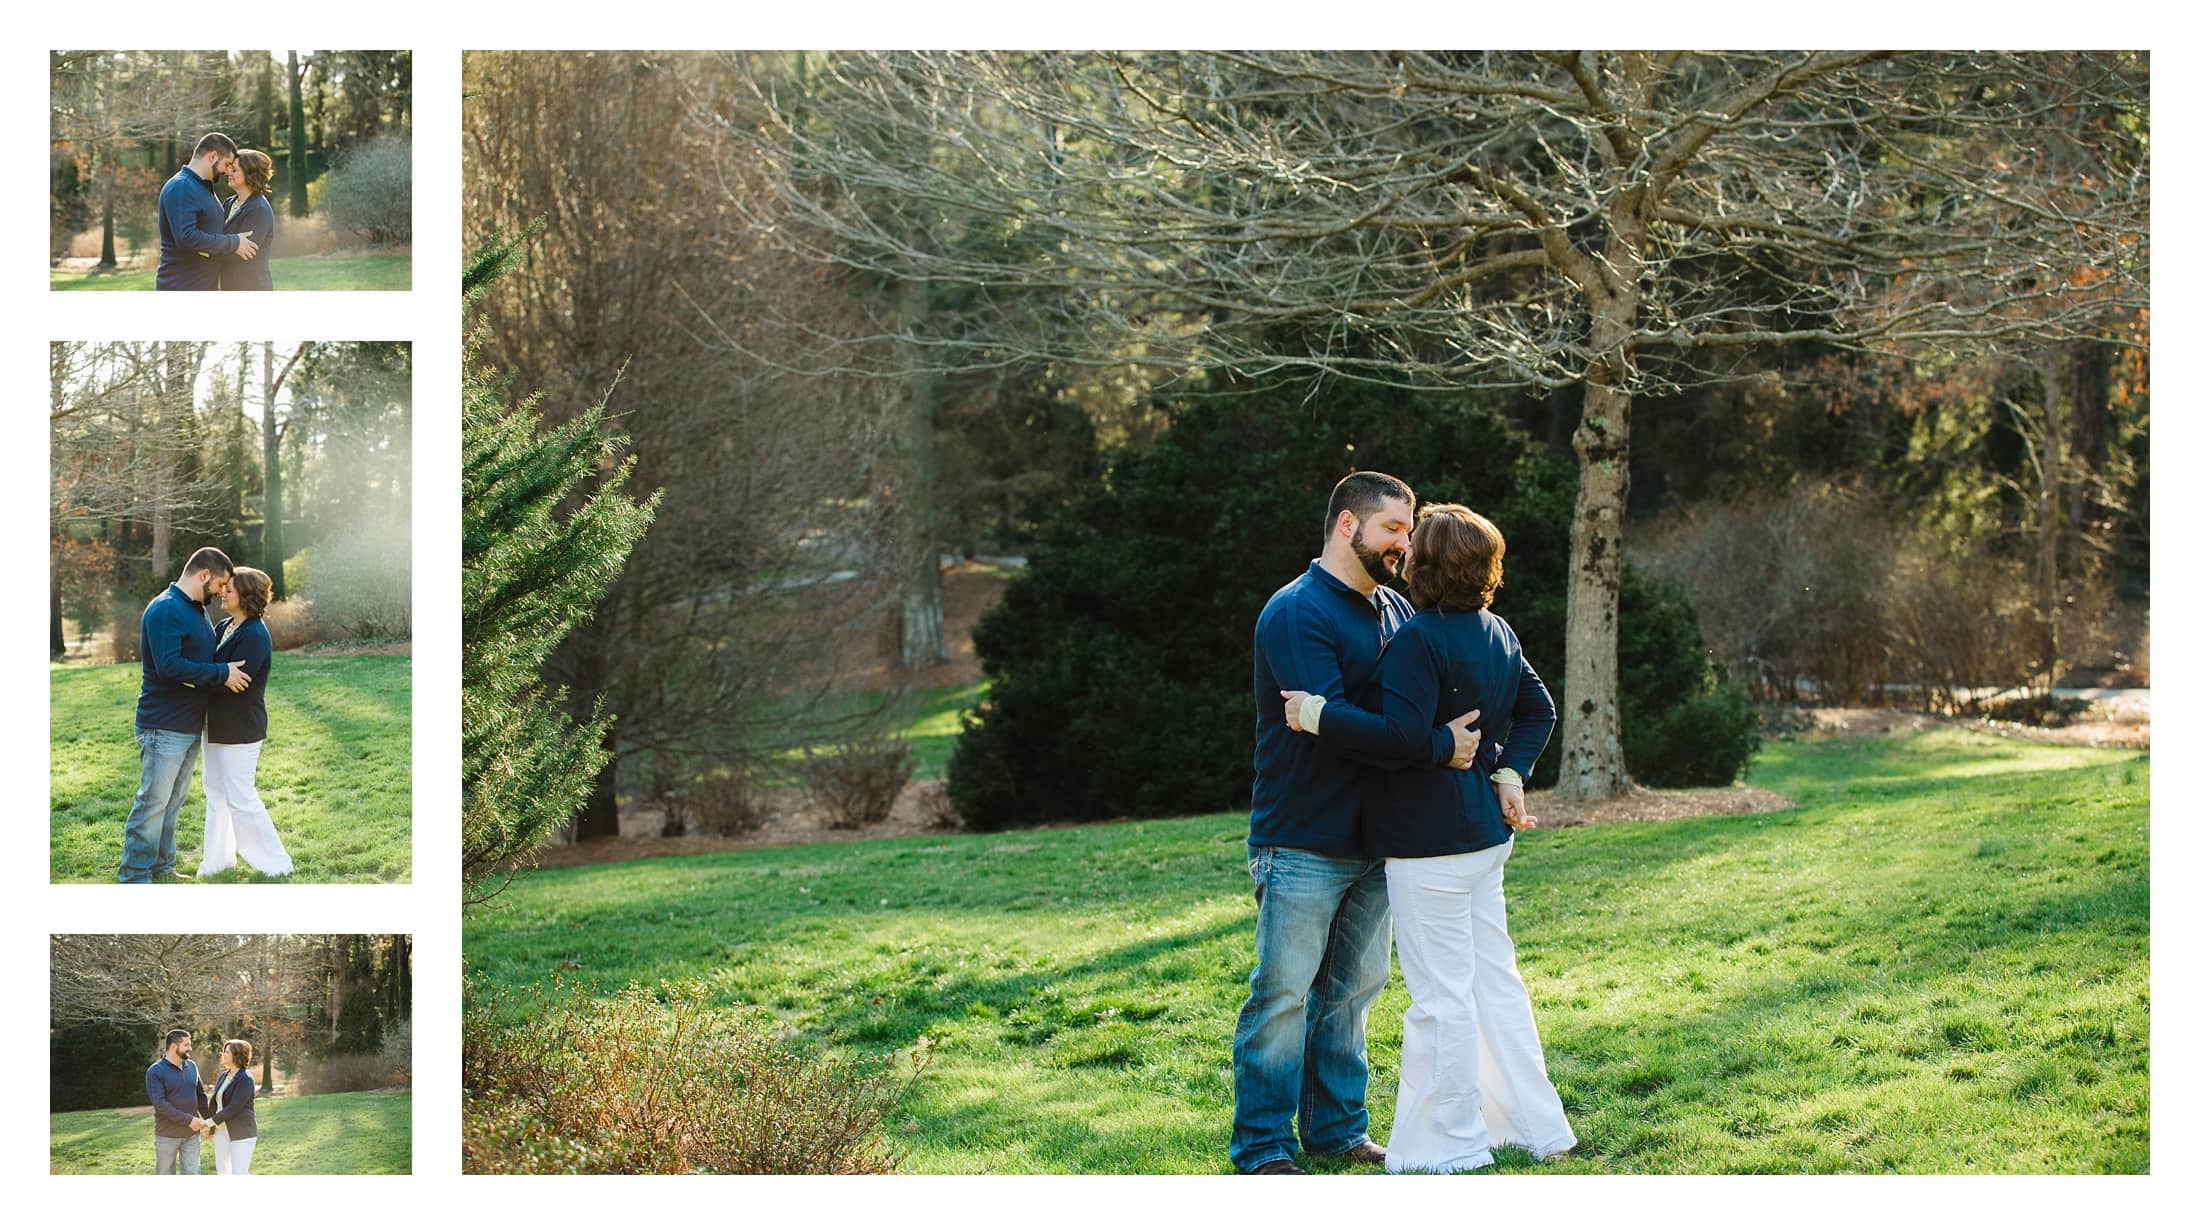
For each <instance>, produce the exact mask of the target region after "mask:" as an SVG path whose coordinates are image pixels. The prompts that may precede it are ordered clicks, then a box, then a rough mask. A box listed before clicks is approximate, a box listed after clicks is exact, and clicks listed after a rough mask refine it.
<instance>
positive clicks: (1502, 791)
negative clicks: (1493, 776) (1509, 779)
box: [1496, 783, 1535, 829]
mask: <svg viewBox="0 0 2200 1225" xmlns="http://www.w3.org/2000/svg"><path fill="white" fill-rule="evenodd" d="M1496 787H1497V807H1498V808H1499V809H1500V810H1501V811H1503V812H1504V814H1505V824H1506V825H1507V826H1508V827H1510V828H1512V829H1534V828H1535V818H1534V817H1531V816H1529V815H1528V796H1527V792H1526V791H1525V790H1524V789H1523V788H1522V787H1521V786H1520V785H1519V784H1517V783H1498V784H1496Z"/></svg>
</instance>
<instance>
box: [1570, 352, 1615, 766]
mask: <svg viewBox="0 0 2200 1225" xmlns="http://www.w3.org/2000/svg"><path fill="white" fill-rule="evenodd" d="M1584 392H1585V394H1584V395H1583V397H1582V412H1581V424H1580V425H1579V426H1578V427H1576V428H1575V430H1574V454H1575V455H1576V456H1578V457H1579V458H1580V461H1581V487H1580V489H1579V490H1578V491H1577V492H1576V494H1575V496H1574V522H1573V531H1572V548H1571V550H1570V554H1571V560H1570V563H1569V566H1568V569H1567V576H1566V685H1565V690H1566V694H1565V700H1564V702H1563V704H1562V705H1561V706H1560V709H1559V726H1560V727H1561V728H1563V729H1564V735H1565V738H1566V742H1565V745H1564V751H1563V754H1562V756H1561V757H1560V759H1559V782H1558V793H1559V794H1560V795H1562V796H1565V797H1567V798H1569V799H1584V800H1587V799H1608V798H1610V797H1611V796H1613V795H1616V794H1618V793H1619V791H1620V789H1621V788H1623V787H1625V786H1627V783H1628V780H1627V764H1626V760H1625V758H1624V756H1623V755H1622V754H1621V752H1620V740H1619V566H1620V525H1621V518H1622V516H1623V515H1624V514H1625V513H1626V509H1627V430H1628V413H1629V412H1630V410H1631V409H1632V407H1633V406H1632V404H1631V403H1630V400H1629V397H1628V395H1627V393H1626V392H1624V391H1621V390H1620V389H1618V388H1617V387H1613V386H1609V385H1600V384H1596V383H1592V384H1590V385H1589V386H1588V387H1587V388H1585V389H1584Z"/></svg>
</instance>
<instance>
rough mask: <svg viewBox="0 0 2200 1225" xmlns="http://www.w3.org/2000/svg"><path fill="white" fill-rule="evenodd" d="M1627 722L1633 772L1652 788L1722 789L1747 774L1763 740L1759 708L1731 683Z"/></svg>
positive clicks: (1628, 747)
mask: <svg viewBox="0 0 2200 1225" xmlns="http://www.w3.org/2000/svg"><path fill="white" fill-rule="evenodd" d="M1624 718H1625V719H1626V722H1625V723H1624V724H1623V725H1622V726H1623V727H1624V729H1625V730H1624V731H1623V732H1622V733H1621V735H1623V736H1624V737H1625V738H1626V741H1627V770H1628V773H1630V774H1632V775H1634V778H1635V781H1636V782H1638V783H1646V784H1648V785H1650V786H1653V787H1723V786H1725V785H1726V784H1728V783H1730V782H1733V781H1734V780H1735V779H1737V778H1739V777H1741V776H1742V774H1744V773H1745V772H1746V771H1747V768H1748V765H1749V758H1750V755H1751V754H1753V753H1755V752H1756V751H1757V745H1758V742H1759V739H1760V734H1759V728H1758V722H1757V707H1756V706H1755V705H1754V704H1752V703H1751V702H1750V700H1749V695H1748V693H1746V692H1744V691H1743V689H1742V687H1741V686H1740V685H1736V684H1730V683H1729V684H1720V685H1719V686H1718V687H1717V688H1715V689H1712V690H1710V691H1709V692H1706V693H1699V694H1696V695H1695V696H1694V697H1691V698H1689V699H1687V700H1686V701H1684V702H1682V703H1681V704H1680V705H1678V706H1675V707H1673V708H1672V709H1670V710H1665V711H1644V712H1639V713H1636V714H1632V715H1627V716H1624Z"/></svg>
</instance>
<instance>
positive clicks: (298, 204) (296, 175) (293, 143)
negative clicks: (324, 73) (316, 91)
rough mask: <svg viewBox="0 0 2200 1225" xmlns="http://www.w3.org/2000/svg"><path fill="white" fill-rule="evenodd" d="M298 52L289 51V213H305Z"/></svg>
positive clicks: (303, 120)
mask: <svg viewBox="0 0 2200 1225" xmlns="http://www.w3.org/2000/svg"><path fill="white" fill-rule="evenodd" d="M301 82H302V76H301V74H300V71H299V68H298V53H297V52H295V51H293V52H291V53H290V215H291V216H292V217H303V216H305V215H306V211H307V210H306V97H305V92H304V90H303V89H302V88H300V86H301Z"/></svg>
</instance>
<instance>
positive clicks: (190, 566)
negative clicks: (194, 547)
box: [183, 545, 237, 574]
mask: <svg viewBox="0 0 2200 1225" xmlns="http://www.w3.org/2000/svg"><path fill="white" fill-rule="evenodd" d="M236 569H237V568H236V567H235V566H234V565H231V564H230V561H229V554H227V553H224V552H222V551H221V550H220V549H217V548H215V547H214V546H213V545H208V546H206V547H205V548H203V549H200V550H199V551H198V552H196V553H193V554H192V555H191V560H190V561H187V562H185V563H183V572H184V573H185V574H197V573H198V572H199V571H201V570H211V571H213V572H214V573H216V574H233V573H235V572H236Z"/></svg>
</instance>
